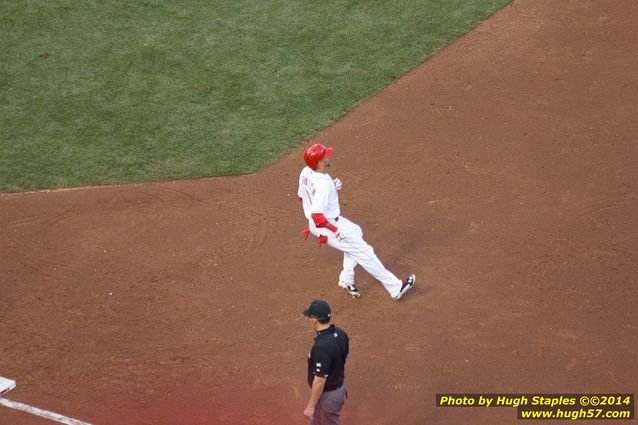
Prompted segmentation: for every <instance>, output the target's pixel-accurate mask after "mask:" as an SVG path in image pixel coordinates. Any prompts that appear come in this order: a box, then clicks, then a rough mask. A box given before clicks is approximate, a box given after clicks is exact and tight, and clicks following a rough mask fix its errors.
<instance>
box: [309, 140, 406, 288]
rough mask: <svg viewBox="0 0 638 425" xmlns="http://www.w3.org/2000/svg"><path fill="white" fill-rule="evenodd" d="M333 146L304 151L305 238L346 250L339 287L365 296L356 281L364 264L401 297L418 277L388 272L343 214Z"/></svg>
mask: <svg viewBox="0 0 638 425" xmlns="http://www.w3.org/2000/svg"><path fill="white" fill-rule="evenodd" d="M332 153H333V149H332V148H331V147H325V146H324V145H321V144H315V145H312V146H310V147H309V148H308V149H307V150H306V151H305V152H304V160H305V162H306V165H307V166H306V167H304V169H303V170H301V173H300V174H299V190H298V192H297V195H298V196H299V200H300V201H301V203H302V205H303V210H304V214H305V215H306V219H307V220H308V228H307V229H306V231H305V232H304V233H305V238H307V237H308V233H312V234H313V235H315V236H316V237H318V238H319V245H323V244H326V243H327V244H328V245H330V246H331V247H333V248H335V249H338V250H339V251H341V252H343V270H342V271H341V274H340V275H339V287H341V288H343V289H345V290H346V292H348V294H350V295H351V296H352V297H354V298H358V297H359V296H361V293H360V292H359V289H357V287H356V285H355V280H354V268H355V267H356V266H357V265H361V267H363V268H364V269H365V270H366V271H367V272H368V273H370V274H371V275H372V276H373V277H374V278H375V279H377V280H378V281H379V282H381V283H382V284H383V286H384V287H385V289H386V290H387V291H388V293H389V294H390V296H391V297H392V298H393V299H395V300H398V299H399V298H401V297H402V296H403V294H405V293H406V292H407V291H408V290H409V289H410V288H412V286H413V285H414V282H415V280H416V277H415V276H414V275H413V274H411V275H409V276H408V277H407V278H405V279H403V280H401V279H399V278H398V277H396V276H395V275H394V274H392V273H391V272H390V271H388V270H387V269H386V268H385V267H384V266H383V264H382V263H381V261H380V260H379V258H377V256H376V254H375V253H374V250H373V249H372V247H371V246H370V245H368V243H367V242H366V241H365V240H363V232H362V230H361V227H359V226H358V225H356V224H355V223H353V222H351V221H350V220H348V219H347V218H345V217H343V216H342V215H341V209H340V208H339V194H338V193H337V191H339V190H341V186H342V185H341V181H340V180H339V179H334V180H333V179H332V178H331V177H330V175H328V173H327V169H328V167H330V156H331V155H332Z"/></svg>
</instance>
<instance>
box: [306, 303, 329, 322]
mask: <svg viewBox="0 0 638 425" xmlns="http://www.w3.org/2000/svg"><path fill="white" fill-rule="evenodd" d="M303 314H304V316H308V317H314V318H315V319H319V320H326V319H330V306H329V305H328V303H327V302H325V301H324V300H314V301H313V302H311V303H310V307H308V308H307V309H306V310H304V312H303Z"/></svg>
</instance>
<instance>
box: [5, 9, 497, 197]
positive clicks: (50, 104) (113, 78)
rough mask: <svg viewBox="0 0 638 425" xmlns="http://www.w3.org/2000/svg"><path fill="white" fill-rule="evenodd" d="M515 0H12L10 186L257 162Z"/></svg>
mask: <svg viewBox="0 0 638 425" xmlns="http://www.w3.org/2000/svg"><path fill="white" fill-rule="evenodd" d="M507 3H508V1H507V0H462V1H461V0H457V1H451V0H445V1H443V0H439V1H436V0H423V1H419V0H412V1H393V2H387V1H372V0H370V1H315V2H308V1H293V0H287V1H283V0H279V1H277V0H274V1H246V0H244V1H241V0H240V1H233V2H226V1H223V2H222V1H181V2H178V1H170V2H169V1H132V2H131V1H110V2H99V1H88V0H87V1H73V0H67V1H62V0H43V1H35V0H29V1H27V0H22V1H6V0H0V9H1V13H0V40H2V41H1V43H2V49H0V191H2V192H15V191H23V190H33V189H44V188H55V187H70V186H83V185H96V184H98V185H99V184H111V183H123V182H142V181H151V180H165V179H183V178H196V177H208V176H222V175H235V174H244V173H251V172H255V171H257V170H259V169H260V168H262V167H264V166H267V165H268V164H270V163H271V162H272V161H274V160H275V159H277V158H278V157H280V156H281V155H283V154H285V153H286V152H287V151H289V150H290V149H291V148H292V147H294V146H295V145H297V144H299V143H300V142H302V141H304V140H305V139H307V138H309V137H311V136H312V135H313V134H315V133H316V132H318V131H320V130H321V129H323V128H325V127H326V126H328V125H329V124H330V123H332V122H334V121H335V120H336V119H338V118H339V117H341V116H342V115H343V114H344V113H346V112H347V111H349V110H351V109H352V108H354V107H355V106H356V105H357V104H358V103H360V102H361V101H362V100H364V99H366V98H367V97H369V96H371V95H372V94H374V93H377V92H378V91H379V90H381V89H382V88H383V87H385V86H387V85H388V84H389V83H390V82H392V81H393V80H394V79H396V78H398V77H399V76H401V75H403V74H404V73H405V72H407V71H408V70H410V69H412V68H413V67H415V66H416V65H418V64H419V63H421V62H422V61H423V60H424V59H425V58H427V57H428V56H429V55H431V54H432V53H433V52H434V51H436V50H437V49H440V48H442V47H443V46H445V45H446V44H448V43H449V42H450V41H452V40H454V39H455V38H457V37H458V36H460V35H461V34H463V33H465V32H467V31H468V30H469V29H471V28H473V27H474V26H475V25H476V24H477V23H478V22H479V21H480V20H483V19H485V18H486V17H488V16H489V15H491V14H492V13H494V11H496V10H497V9H499V8H501V7H503V6H504V5H505V4H507Z"/></svg>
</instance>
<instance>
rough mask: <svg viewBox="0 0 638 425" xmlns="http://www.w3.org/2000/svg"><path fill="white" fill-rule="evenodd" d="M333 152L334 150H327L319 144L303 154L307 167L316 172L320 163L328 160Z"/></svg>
mask: <svg viewBox="0 0 638 425" xmlns="http://www.w3.org/2000/svg"><path fill="white" fill-rule="evenodd" d="M332 152H334V149H332V148H327V147H325V146H324V145H321V144H319V143H317V144H314V145H312V146H310V147H309V148H308V149H306V151H305V152H304V153H303V159H304V161H306V165H308V167H310V168H312V169H313V170H314V169H315V168H317V164H319V161H321V160H322V159H324V158H328V157H329V156H330V155H332Z"/></svg>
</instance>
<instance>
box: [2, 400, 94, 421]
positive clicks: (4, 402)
mask: <svg viewBox="0 0 638 425" xmlns="http://www.w3.org/2000/svg"><path fill="white" fill-rule="evenodd" d="M0 404H1V405H3V406H6V407H9V408H11V409H16V410H20V411H22V412H26V413H31V414H32V415H37V416H41V417H43V418H46V419H50V420H52V421H56V422H60V423H63V424H66V425H91V424H90V423H88V422H82V421H79V420H77V419H73V418H68V417H66V416H62V415H58V414H57V413H53V412H49V411H48V410H43V409H38V408H37V407H33V406H29V405H28V404H23V403H18V402H17V401H11V400H8V399H6V398H2V397H0Z"/></svg>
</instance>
